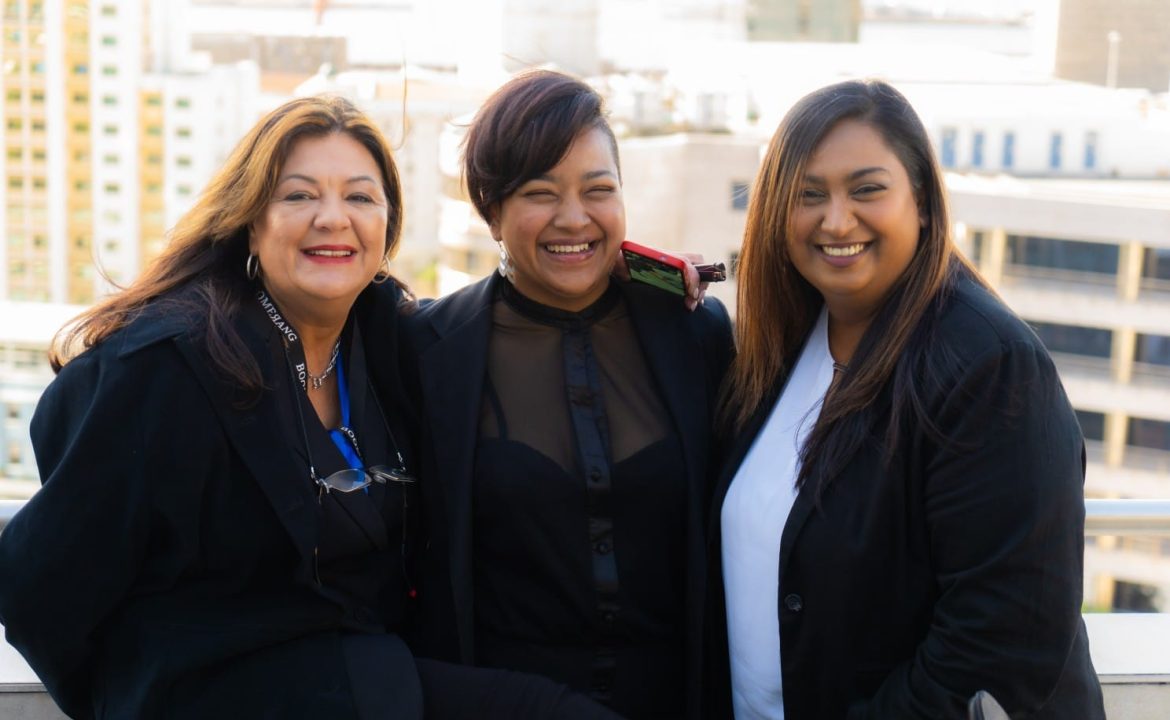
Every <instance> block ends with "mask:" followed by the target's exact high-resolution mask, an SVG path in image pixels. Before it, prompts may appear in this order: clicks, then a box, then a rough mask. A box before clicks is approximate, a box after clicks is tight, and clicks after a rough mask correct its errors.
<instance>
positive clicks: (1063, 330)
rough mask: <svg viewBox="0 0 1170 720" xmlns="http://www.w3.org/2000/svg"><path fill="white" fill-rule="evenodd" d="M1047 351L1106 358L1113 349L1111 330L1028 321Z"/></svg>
mask: <svg viewBox="0 0 1170 720" xmlns="http://www.w3.org/2000/svg"><path fill="white" fill-rule="evenodd" d="M1029 324H1030V325H1031V326H1032V329H1033V330H1035V331H1036V335H1038V336H1039V337H1040V340H1041V341H1043V342H1044V347H1046V348H1048V350H1049V352H1054V353H1066V354H1069V355H1083V356H1086V357H1096V358H1108V357H1109V356H1110V354H1111V353H1112V349H1113V332H1112V331H1111V330H1104V329H1101V328H1090V327H1081V326H1079V325H1058V324H1056V323H1043V322H1032V323H1029Z"/></svg>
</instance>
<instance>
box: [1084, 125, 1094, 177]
mask: <svg viewBox="0 0 1170 720" xmlns="http://www.w3.org/2000/svg"><path fill="white" fill-rule="evenodd" d="M1085 169H1086V170H1096V169H1097V133H1095V132H1093V131H1089V132H1087V133H1085Z"/></svg>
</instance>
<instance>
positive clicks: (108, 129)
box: [102, 125, 118, 135]
mask: <svg viewBox="0 0 1170 720" xmlns="http://www.w3.org/2000/svg"><path fill="white" fill-rule="evenodd" d="M102 133H103V134H105V135H117V134H118V126H117V125H103V126H102Z"/></svg>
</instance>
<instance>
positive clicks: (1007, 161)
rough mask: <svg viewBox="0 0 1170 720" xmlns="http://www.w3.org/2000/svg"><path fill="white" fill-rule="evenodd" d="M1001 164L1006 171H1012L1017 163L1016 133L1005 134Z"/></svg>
mask: <svg viewBox="0 0 1170 720" xmlns="http://www.w3.org/2000/svg"><path fill="white" fill-rule="evenodd" d="M1001 160H1002V162H1001V163H1000V164H1001V165H1003V167H1004V169H1005V170H1008V169H1011V167H1012V166H1013V165H1015V163H1016V134H1015V133H1014V132H1005V133H1004V134H1003V158H1002V159H1001Z"/></svg>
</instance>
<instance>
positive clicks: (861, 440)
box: [712, 81, 1103, 719]
mask: <svg viewBox="0 0 1170 720" xmlns="http://www.w3.org/2000/svg"><path fill="white" fill-rule="evenodd" d="M736 334H737V339H738V348H739V354H738V356H737V358H736V360H735V363H734V365H733V368H732V371H731V382H730V393H729V401H728V403H727V405H726V407H725V410H726V420H727V426H728V430H727V432H728V434H729V435H730V436H731V437H732V438H733V439H732V440H731V443H730V445H731V447H730V452H729V455H730V462H729V464H728V466H727V468H726V469H725V471H724V473H723V476H722V478H721V480H720V484H719V486H718V488H717V490H716V498H717V501H718V502H717V505H716V507H717V508H718V511H717V512H714V513H713V519H714V521H715V522H714V524H715V527H716V528H717V530H716V531H715V532H713V539H716V540H718V543H716V547H715V552H714V554H713V556H712V561H713V562H717V563H721V567H722V576H723V583H724V594H723V595H724V599H725V601H726V618H727V624H728V635H729V650H730V669H731V679H732V698H733V702H734V706H735V712H736V717H739V718H784V717H788V718H818V719H830V718H844V717H848V718H875V719H876V718H942V717H965V707H966V703H967V701H968V699H969V698H970V697H971V696H972V695H974V694H975V692H976V691H978V690H981V689H982V690H987V691H990V692H991V693H992V695H994V696H995V697H996V698H997V699H998V700H999V701H1000V702H1001V703H1002V705H1003V706H1004V707H1005V708H1006V709H1007V711H1008V712H1009V713H1010V714H1011V715H1012V716H1013V717H1017V716H1018V717H1025V716H1026V717H1037V718H1071V717H1076V718H1100V717H1102V716H1103V710H1102V699H1101V690H1100V687H1099V685H1098V682H1097V677H1096V674H1095V673H1094V671H1093V666H1092V663H1091V661H1090V659H1089V652H1088V640H1087V638H1086V635H1085V628H1084V623H1083V621H1082V619H1081V615H1080V607H1081V592H1082V585H1081V583H1082V577H1081V573H1082V570H1081V559H1082V553H1083V543H1084V539H1083V528H1084V501H1083V492H1082V486H1083V480H1084V475H1083V472H1084V466H1083V457H1084V454H1083V453H1084V444H1083V441H1082V438H1081V433H1080V430H1079V428H1078V425H1077V420H1076V417H1075V415H1074V414H1073V411H1072V408H1071V407H1070V406H1069V403H1068V399H1067V398H1066V396H1065V394H1064V390H1063V389H1062V387H1061V384H1060V379H1059V378H1058V377H1057V374H1056V370H1055V368H1054V367H1053V364H1052V360H1051V359H1050V358H1049V357H1048V353H1047V352H1046V351H1045V350H1044V347H1043V345H1042V344H1041V343H1040V341H1039V340H1038V339H1037V338H1036V336H1035V335H1034V334H1033V333H1032V332H1031V330H1030V329H1029V328H1028V327H1027V325H1025V324H1024V323H1023V322H1022V321H1021V320H1020V319H1019V318H1017V317H1016V316H1015V315H1013V314H1012V313H1011V311H1010V310H1008V308H1006V307H1005V306H1004V305H1003V303H1002V302H1000V300H999V299H998V298H997V297H996V296H995V294H994V293H993V292H992V291H991V290H990V289H988V287H987V285H986V284H985V283H984V281H983V280H982V279H981V278H980V277H979V275H978V273H977V272H976V271H975V270H974V269H973V268H972V267H971V266H970V265H969V264H968V263H967V261H966V260H965V259H964V258H963V256H962V255H960V254H959V253H958V252H957V251H956V250H955V248H954V245H953V244H952V241H951V235H950V220H949V217H948V213H947V203H946V196H945V191H944V188H943V180H942V175H941V172H940V170H939V168H938V164H937V163H936V161H935V159H934V156H933V153H932V151H931V146H930V141H929V138H928V137H927V134H926V131H925V129H924V128H923V126H922V123H921V121H920V120H919V119H918V116H917V115H916V114H915V113H914V110H913V108H911V106H910V104H909V103H908V102H907V101H906V99H905V98H904V97H903V96H902V95H901V94H900V93H899V92H898V91H897V90H895V89H894V88H893V87H891V86H890V85H888V84H886V83H884V82H880V81H853V82H844V83H840V84H837V85H832V86H829V87H826V88H822V89H820V90H817V91H815V92H813V93H811V94H809V95H807V96H805V97H804V98H802V99H801V100H800V101H799V102H797V103H796V105H795V106H794V107H793V108H792V109H791V110H790V111H789V112H788V114H787V115H786V116H785V118H784V120H783V121H782V122H781V123H780V127H779V128H778V129H777V131H776V134H775V135H774V136H773V138H772V142H771V144H770V145H769V147H768V151H767V154H766V155H765V157H764V161H763V165H762V167H761V168H760V171H759V174H758V176H757V179H756V184H755V189H754V191H753V193H752V200H751V204H750V207H749V209H748V222H747V228H746V231H745V235H744V244H743V252H742V254H741V255H740V265H739V303H738V318H737V326H736Z"/></svg>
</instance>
